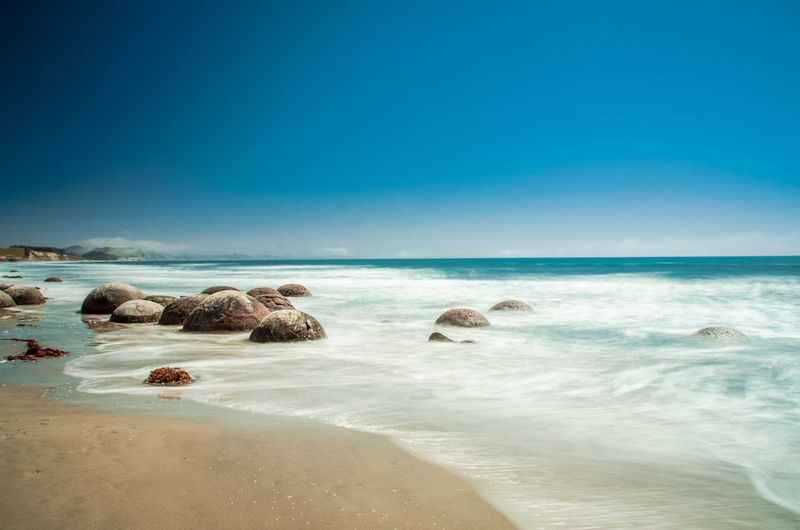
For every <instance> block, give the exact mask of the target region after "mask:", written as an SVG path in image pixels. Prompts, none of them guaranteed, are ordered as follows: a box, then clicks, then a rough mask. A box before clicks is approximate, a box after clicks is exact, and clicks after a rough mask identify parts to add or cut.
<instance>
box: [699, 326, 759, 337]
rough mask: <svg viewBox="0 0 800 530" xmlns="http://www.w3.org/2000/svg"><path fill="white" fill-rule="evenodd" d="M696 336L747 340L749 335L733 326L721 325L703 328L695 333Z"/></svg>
mask: <svg viewBox="0 0 800 530" xmlns="http://www.w3.org/2000/svg"><path fill="white" fill-rule="evenodd" d="M694 336H695V337H702V338H706V339H715V340H726V341H746V340H747V335H745V334H744V333H742V332H741V331H739V330H736V329H733V328H725V327H721V326H712V327H708V328H703V329H701V330H700V331H696V332H695V333H694Z"/></svg>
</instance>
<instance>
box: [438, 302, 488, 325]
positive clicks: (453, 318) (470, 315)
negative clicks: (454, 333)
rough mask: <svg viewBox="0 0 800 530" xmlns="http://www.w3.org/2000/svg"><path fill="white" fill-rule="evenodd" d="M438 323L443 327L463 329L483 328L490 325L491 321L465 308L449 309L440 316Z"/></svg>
mask: <svg viewBox="0 0 800 530" xmlns="http://www.w3.org/2000/svg"><path fill="white" fill-rule="evenodd" d="M436 323H437V324H441V325H443V326H459V327H462V328H482V327H486V326H488V325H489V321H488V320H486V317H485V316H483V315H482V314H480V313H479V312H477V311H475V310H474V309H467V308H464V307H460V308H457V309H448V310H447V311H445V312H444V313H442V314H441V315H439V318H437V319H436Z"/></svg>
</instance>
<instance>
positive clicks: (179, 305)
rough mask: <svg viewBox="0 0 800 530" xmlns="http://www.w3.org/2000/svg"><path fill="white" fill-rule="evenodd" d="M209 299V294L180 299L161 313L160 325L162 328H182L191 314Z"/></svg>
mask: <svg viewBox="0 0 800 530" xmlns="http://www.w3.org/2000/svg"><path fill="white" fill-rule="evenodd" d="M208 297H209V295H207V294H196V295H193V296H182V297H181V298H178V299H177V300H175V301H174V302H172V303H171V304H168V305H166V306H165V307H164V312H163V313H161V319H159V321H158V323H159V324H161V325H162V326H182V325H183V323H184V321H185V320H186V317H188V316H189V313H191V312H192V311H193V310H194V308H195V307H197V306H199V305H200V303H201V302H202V301H203V300H205V299H206V298H208Z"/></svg>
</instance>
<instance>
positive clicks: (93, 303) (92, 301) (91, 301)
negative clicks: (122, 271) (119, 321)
mask: <svg viewBox="0 0 800 530" xmlns="http://www.w3.org/2000/svg"><path fill="white" fill-rule="evenodd" d="M142 298H144V293H142V291H140V290H139V289H137V288H136V287H133V286H132V285H128V284H127V283H106V284H103V285H101V286H100V287H95V288H94V289H93V290H92V292H90V293H89V294H88V295H87V296H86V298H85V299H84V300H83V305H81V313H85V314H90V315H108V314H110V313H113V312H114V310H115V309H116V308H118V307H119V306H121V305H122V304H124V303H125V302H127V301H128V300H140V299H142Z"/></svg>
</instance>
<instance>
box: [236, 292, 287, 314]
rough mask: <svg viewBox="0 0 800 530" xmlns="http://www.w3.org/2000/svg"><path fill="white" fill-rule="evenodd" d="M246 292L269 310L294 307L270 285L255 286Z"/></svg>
mask: <svg viewBox="0 0 800 530" xmlns="http://www.w3.org/2000/svg"><path fill="white" fill-rule="evenodd" d="M247 294H248V295H250V296H252V297H253V298H255V299H256V300H258V301H259V302H261V303H262V304H264V307H266V308H267V309H269V310H270V311H280V310H282V309H294V306H293V305H292V303H291V302H290V301H289V299H288V298H286V297H285V296H283V295H282V294H281V293H280V292H278V290H277V289H273V288H272V287H257V288H255V289H250V290H249V291H247Z"/></svg>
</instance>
